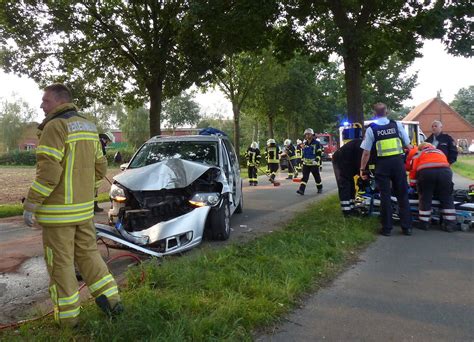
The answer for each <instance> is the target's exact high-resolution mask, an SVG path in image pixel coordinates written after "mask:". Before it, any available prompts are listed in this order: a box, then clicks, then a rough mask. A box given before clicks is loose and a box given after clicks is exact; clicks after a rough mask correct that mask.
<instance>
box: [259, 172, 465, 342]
mask: <svg viewBox="0 0 474 342" xmlns="http://www.w3.org/2000/svg"><path fill="white" fill-rule="evenodd" d="M454 181H455V184H456V186H455V188H466V187H467V185H468V184H470V183H473V182H472V181H469V180H467V179H465V178H462V177H459V176H456V177H455V180H454ZM256 340H257V341H260V342H262V341H274V342H280V341H282V342H283V341H284V342H289V341H299V342H302V341H322V340H325V341H474V232H473V231H470V232H466V233H464V232H456V233H446V232H443V231H440V230H439V229H433V230H431V231H428V232H425V231H421V230H415V231H414V235H413V236H411V237H407V236H403V235H401V234H393V235H392V236H391V237H384V236H380V237H379V238H378V239H377V241H376V242H375V243H373V244H372V245H371V246H370V247H369V248H368V249H367V250H366V251H365V252H364V253H363V254H362V255H361V256H360V261H359V262H358V263H357V264H355V265H353V266H352V267H351V268H350V269H348V270H347V271H346V272H344V273H343V274H341V275H340V276H339V277H338V278H337V279H335V281H334V282H333V284H331V285H330V286H328V287H327V288H325V289H322V290H321V291H319V292H318V293H315V294H314V295H312V296H310V297H309V298H306V299H305V302H304V303H302V305H301V308H299V309H298V310H296V311H295V312H293V313H292V314H290V315H289V316H288V317H286V318H285V319H284V320H283V321H282V322H281V324H280V325H278V326H275V327H274V329H273V331H272V332H271V333H268V334H266V335H261V336H259V337H257V338H256Z"/></svg>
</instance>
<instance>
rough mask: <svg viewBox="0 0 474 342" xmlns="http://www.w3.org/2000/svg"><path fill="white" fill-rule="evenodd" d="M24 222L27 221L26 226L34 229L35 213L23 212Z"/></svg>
mask: <svg viewBox="0 0 474 342" xmlns="http://www.w3.org/2000/svg"><path fill="white" fill-rule="evenodd" d="M23 221H25V224H26V225H27V226H28V227H33V223H34V218H33V212H32V211H28V210H24V211H23Z"/></svg>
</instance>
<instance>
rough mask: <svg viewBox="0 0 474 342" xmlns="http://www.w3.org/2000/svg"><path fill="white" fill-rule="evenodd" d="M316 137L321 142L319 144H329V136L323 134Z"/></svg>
mask: <svg viewBox="0 0 474 342" xmlns="http://www.w3.org/2000/svg"><path fill="white" fill-rule="evenodd" d="M318 139H319V142H320V143H321V145H327V144H329V137H328V136H325V135H323V136H319V137H318Z"/></svg>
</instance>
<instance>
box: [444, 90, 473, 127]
mask: <svg viewBox="0 0 474 342" xmlns="http://www.w3.org/2000/svg"><path fill="white" fill-rule="evenodd" d="M449 105H450V106H451V107H453V108H454V110H455V111H456V112H458V113H459V114H460V115H461V116H462V117H464V118H465V119H466V120H467V121H469V122H470V123H471V124H472V125H473V126H474V86H469V87H466V88H461V89H459V91H458V92H457V93H456V95H454V100H453V101H452V102H451V103H450V104H449Z"/></svg>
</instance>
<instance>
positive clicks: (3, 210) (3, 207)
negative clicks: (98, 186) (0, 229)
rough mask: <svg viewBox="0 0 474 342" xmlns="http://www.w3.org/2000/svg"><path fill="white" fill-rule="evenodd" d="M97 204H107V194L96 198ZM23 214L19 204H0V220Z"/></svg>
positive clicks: (104, 193)
mask: <svg viewBox="0 0 474 342" xmlns="http://www.w3.org/2000/svg"><path fill="white" fill-rule="evenodd" d="M98 200H99V203H102V202H108V201H109V200H110V199H109V193H108V192H103V193H101V194H99V196H98ZM22 214H23V206H22V205H21V204H0V218H2V217H10V216H18V215H22Z"/></svg>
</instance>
